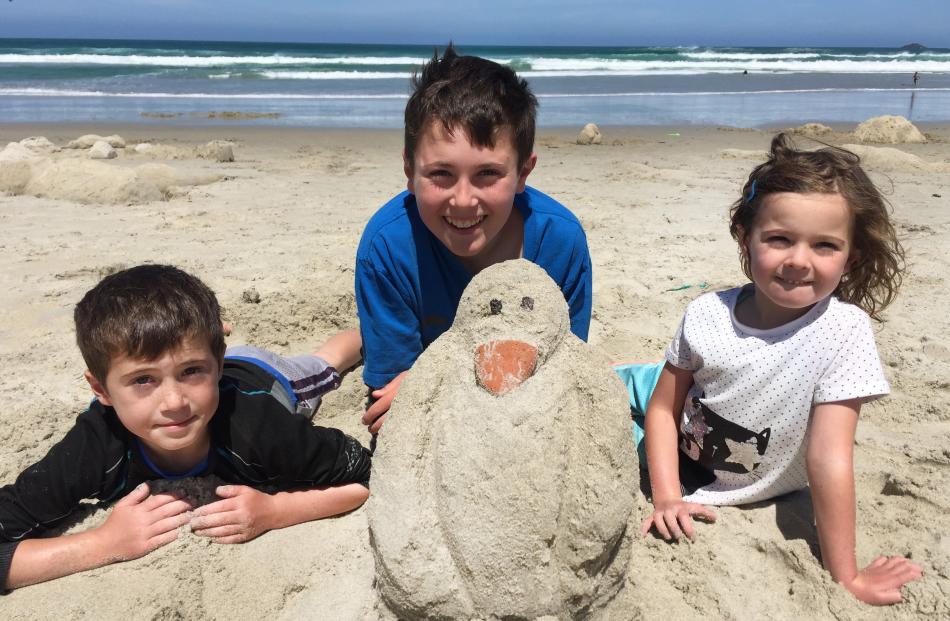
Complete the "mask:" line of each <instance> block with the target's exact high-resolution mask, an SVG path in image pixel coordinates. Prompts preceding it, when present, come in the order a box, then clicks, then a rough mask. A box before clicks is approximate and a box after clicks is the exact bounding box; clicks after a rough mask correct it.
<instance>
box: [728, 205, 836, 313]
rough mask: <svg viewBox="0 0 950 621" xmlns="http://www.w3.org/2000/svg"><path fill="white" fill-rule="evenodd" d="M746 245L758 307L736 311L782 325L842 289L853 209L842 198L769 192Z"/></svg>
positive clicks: (755, 302) (746, 239) (748, 235)
mask: <svg viewBox="0 0 950 621" xmlns="http://www.w3.org/2000/svg"><path fill="white" fill-rule="evenodd" d="M745 245H746V251H747V252H748V253H749V265H750V268H751V271H752V280H753V282H755V297H754V298H752V301H754V308H739V309H737V314H739V315H740V316H739V319H740V321H742V322H743V323H747V324H748V325H750V326H751V327H757V328H769V327H775V326H779V325H782V324H784V323H788V322H789V321H792V320H794V319H795V318H797V317H800V316H801V315H804V314H805V313H806V312H808V309H809V308H811V307H812V306H813V305H814V304H816V303H817V302H819V301H820V300H822V299H824V298H826V297H828V296H829V295H831V294H832V293H834V291H835V289H837V288H838V284H839V283H840V282H841V278H842V276H843V275H844V274H845V273H846V272H847V270H848V266H849V261H850V258H851V211H850V209H849V208H848V204H847V202H846V201H845V199H844V198H843V197H842V196H841V195H840V194H818V193H811V194H797V193H793V192H780V193H776V194H770V195H768V196H767V197H766V198H765V200H764V202H763V204H762V206H761V208H760V211H759V213H758V215H757V216H756V220H755V223H754V225H753V227H752V230H751V231H749V233H748V234H747V235H746V236H745ZM750 311H752V312H750Z"/></svg>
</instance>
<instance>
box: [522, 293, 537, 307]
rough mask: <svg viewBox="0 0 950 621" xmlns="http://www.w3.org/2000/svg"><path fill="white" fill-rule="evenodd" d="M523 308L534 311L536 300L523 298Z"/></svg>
mask: <svg viewBox="0 0 950 621" xmlns="http://www.w3.org/2000/svg"><path fill="white" fill-rule="evenodd" d="M521 308H523V309H525V310H534V298H529V297H528V296H524V297H523V298H521Z"/></svg>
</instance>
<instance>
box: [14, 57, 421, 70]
mask: <svg viewBox="0 0 950 621" xmlns="http://www.w3.org/2000/svg"><path fill="white" fill-rule="evenodd" d="M425 61H426V59H425V58H412V57H409V56H401V57H389V56H333V57H320V56H283V55H270V56H146V55H142V54H130V55H115V54H0V64H36V65H39V64H52V65H122V66H125V65H147V66H161V67H219V66H224V65H276V66H280V65H413V66H418V65H421V64H422V63H423V62H425Z"/></svg>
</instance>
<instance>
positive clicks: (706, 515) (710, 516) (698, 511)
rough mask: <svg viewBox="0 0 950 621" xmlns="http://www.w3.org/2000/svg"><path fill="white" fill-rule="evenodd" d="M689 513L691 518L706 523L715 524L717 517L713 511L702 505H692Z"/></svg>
mask: <svg viewBox="0 0 950 621" xmlns="http://www.w3.org/2000/svg"><path fill="white" fill-rule="evenodd" d="M689 513H690V515H692V516H693V517H695V518H701V519H703V520H705V521H707V522H715V521H716V518H717V517H718V516H717V515H716V512H715V511H713V510H712V509H710V508H709V507H706V506H703V505H694V506H693V507H691V508H690V511H689Z"/></svg>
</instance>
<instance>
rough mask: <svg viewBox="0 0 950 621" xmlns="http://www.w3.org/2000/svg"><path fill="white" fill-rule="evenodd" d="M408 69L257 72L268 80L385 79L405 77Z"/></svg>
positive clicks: (407, 74)
mask: <svg viewBox="0 0 950 621" xmlns="http://www.w3.org/2000/svg"><path fill="white" fill-rule="evenodd" d="M409 73H410V72H408V71H406V72H404V73H396V72H385V71H374V72H368V71H259V72H257V74H258V75H259V76H260V77H262V78H267V79H270V80H387V79H393V78H399V79H403V80H404V79H406V78H408V77H409Z"/></svg>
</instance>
